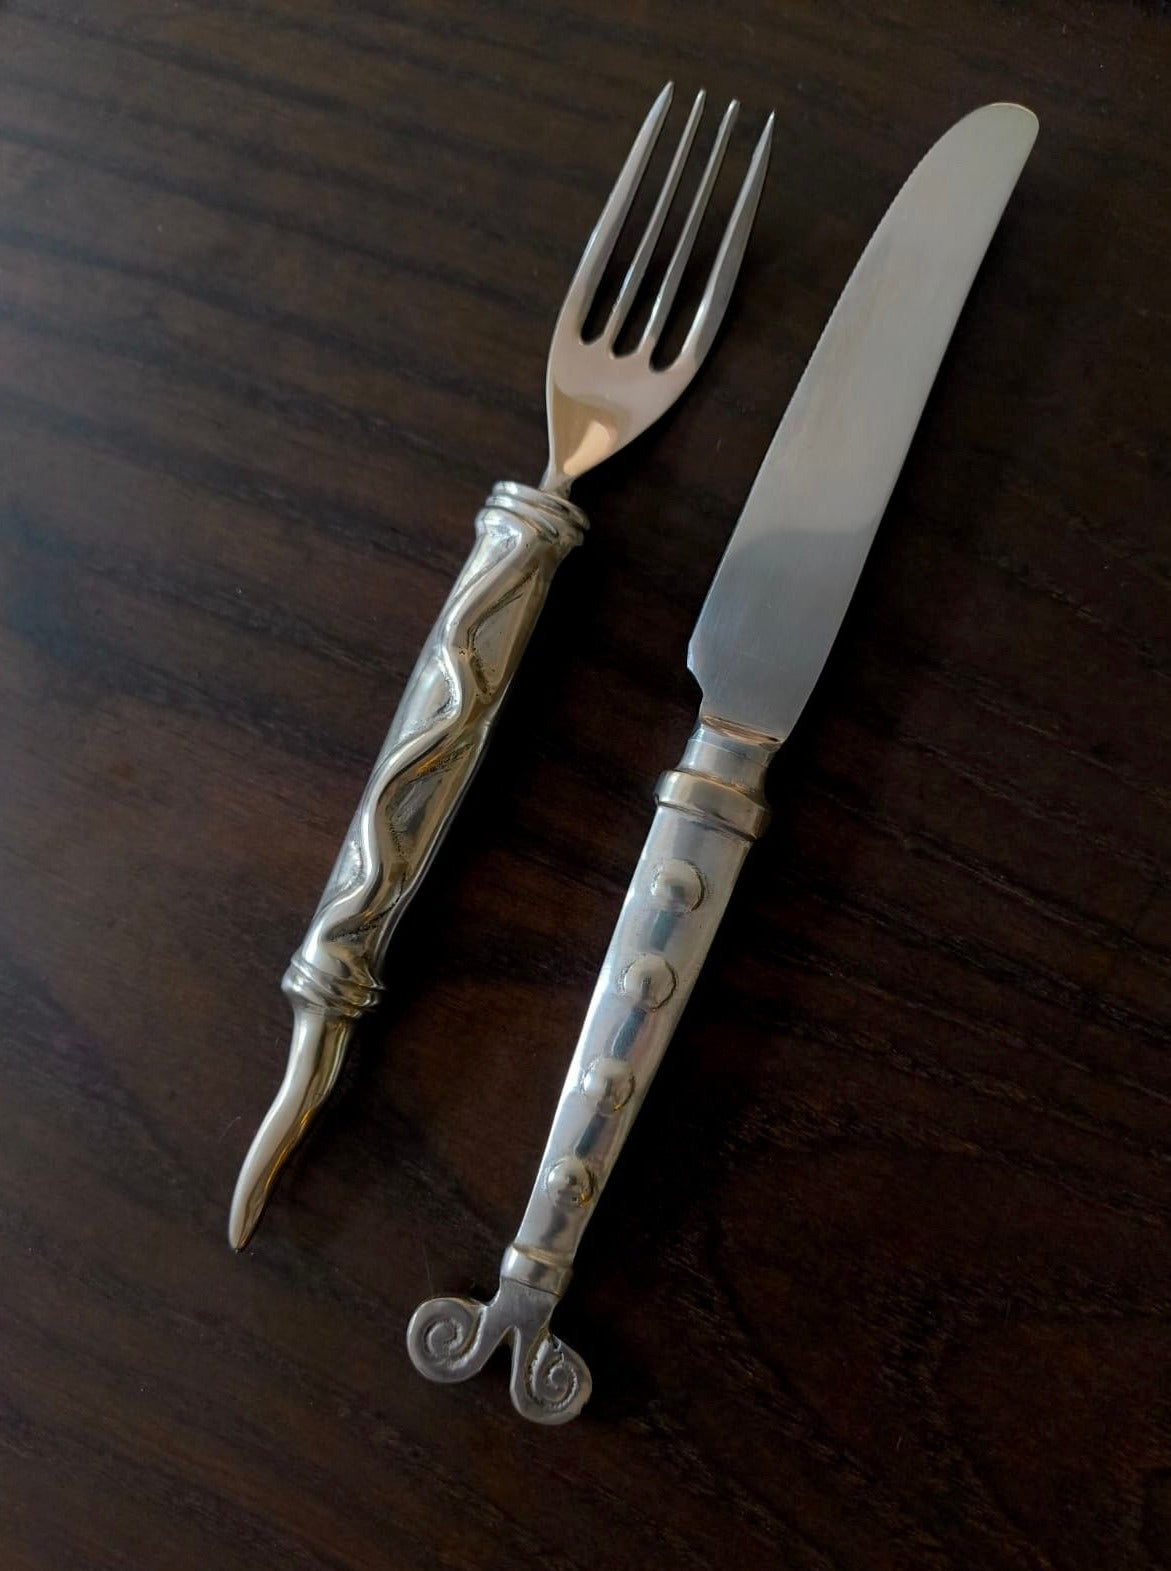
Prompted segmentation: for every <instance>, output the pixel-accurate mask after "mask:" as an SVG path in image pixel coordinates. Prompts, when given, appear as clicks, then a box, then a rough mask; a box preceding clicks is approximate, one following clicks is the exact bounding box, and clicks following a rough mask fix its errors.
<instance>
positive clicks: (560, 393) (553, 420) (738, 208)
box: [541, 82, 774, 495]
mask: <svg viewBox="0 0 1171 1571" xmlns="http://www.w3.org/2000/svg"><path fill="white" fill-rule="evenodd" d="M671 92H672V87H671V84H670V83H669V82H668V84H667V86H666V87H664V89H663V91H662V92H661V93H660V94H659V96H658V98H657V99H656V100H655V102H654V104H653V105H652V107H651V111H650V113H649V114H648V115H647V117H646V119H645V121H644V122H643V125H642V129H641V130H640V131H639V133H638V135H637V137H635V140H634V146H633V147H632V148H631V149H630V154H629V156H628V157H627V160H626V163H625V164H624V165H623V168H622V173H621V174H620V175H619V176H618V180H617V182H616V184H615V186H614V189H613V190H612V191H611V193H610V196H609V199H608V200H607V202H606V205H605V207H604V208H603V209H602V214H601V217H600V218H599V219H598V222H597V225H596V227H595V228H594V232H593V234H592V235H591V236H590V238H589V241H588V242H587V244H586V248H585V251H584V252H583V253H582V258H581V261H580V262H579V263H578V268H577V272H576V273H575V274H574V276H573V282H572V283H571V284H570V286H569V292H568V294H567V295H566V296H565V302H564V304H563V305H562V307H561V312H560V315H559V316H558V318H557V325H556V327H554V329H553V341H552V343H551V344H550V345H549V363H548V369H547V371H546V376H545V404H546V409H547V412H548V416H549V465H548V468H547V469H546V471H545V477H544V479H543V480H542V481H541V485H542V488H543V489H545V490H547V491H556V492H558V493H560V494H561V495H565V494H567V493H568V491H569V488H570V486H571V485H572V483H573V481H574V480H576V479H577V477H578V476H579V475H582V474H584V473H585V472H586V470H587V469H592V468H593V467H594V466H595V464H600V463H601V462H602V460H603V459H606V458H609V457H610V455H611V453H616V452H617V451H618V449H619V448H620V447H625V446H626V444H627V442H629V441H631V440H632V439H633V438H634V437H636V436H638V435H639V434H640V433H641V432H643V431H645V430H646V428H647V426H649V425H651V424H652V423H653V422H654V421H655V420H657V419H658V418H659V416H660V415H661V414H663V413H665V411H666V410H667V409H668V408H670V406H671V405H672V404H673V403H674V402H675V400H676V399H677V398H678V397H679V394H680V393H681V392H682V391H683V389H684V388H685V387H686V386H687V384H688V383H689V382H690V381H691V378H692V377H693V376H694V375H695V373H696V371H698V369H699V367H700V366H701V365H702V363H703V360H704V357H705V355H706V354H707V352H708V350H709V349H710V348H711V345H712V340H713V339H714V338H715V336H716V332H717V330H718V328H719V325H720V321H721V319H722V318H723V315H724V309H725V307H726V306H727V304H728V299H729V296H730V295H731V293H732V286H733V284H734V283H735V282H736V274H737V273H738V272H739V270H740V262H741V260H742V258H743V256H744V249H745V247H746V245H747V244H748V236H749V233H750V232H751V229H752V221H753V219H754V218H755V217H756V209H757V206H758V205H759V202H760V193H761V189H762V188H763V186H764V177H765V173H766V172H767V169H768V155H769V147H770V145H771V142H772V132H773V118H774V117H773V116H772V115H770V116H769V117H768V121H767V122H766V124H765V127H764V130H763V131H762V132H761V135H760V140H759V141H758V142H757V144H756V149H755V151H754V152H753V155H752V160H751V162H750V163H749V166H748V173H747V174H746V175H745V177H744V183H743V185H742V186H741V187H740V193H739V195H738V196H737V198H736V205H735V207H734V208H733V210H732V215H731V217H730V218H729V220H728V224H727V228H726V229H725V230H724V234H723V238H722V239H721V241H720V247H719V250H718V252H717V253H716V259H715V261H714V262H713V264H712V269H711V272H710V274H709V275H708V280H707V284H706V286H705V288H704V291H703V295H702V297H701V299H700V302H699V305H698V306H697V308H696V312H695V316H694V317H693V319H692V322H691V325H690V327H689V328H688V330H687V335H686V337H685V339H684V341H683V346H682V348H681V349H680V351H679V353H678V355H677V356H676V357H675V359H674V360H672V361H671V363H670V364H669V365H667V366H663V367H656V366H652V365H651V356H652V355H653V353H654V351H655V348H656V346H657V345H658V342H659V338H660V336H661V334H662V330H663V326H664V324H665V322H666V320H667V317H668V316H669V314H670V311H671V307H672V305H673V304H674V301H675V296H676V294H677V293H678V290H679V282H680V279H681V278H682V276H683V270H684V268H685V267H686V265H687V260H688V258H689V256H690V255H691V251H692V248H693V246H694V245H695V237H696V235H697V234H698V232H699V226H700V223H701V221H702V219H703V215H704V211H705V209H706V208H707V205H708V200H709V198H710V197H711V194H712V188H713V187H714V186H715V183H716V177H717V175H718V174H719V172H720V165H721V164H722V163H723V160H724V154H725V152H726V151H727V147H728V139H729V138H730V136H731V134H732V126H733V124H734V123H735V120H736V115H737V112H738V110H739V105H738V104H737V103H736V101H735V100H734V99H733V101H732V102H731V103H730V104H729V105H728V107H727V109H726V110H725V112H724V117H723V119H722V120H721V122H720V126H719V130H718V131H717V132H716V138H715V142H714V144H713V146H712V150H711V153H710V154H709V156H708V161H707V166H706V168H705V169H704V172H703V177H702V179H701V180H700V182H699V187H698V189H697V191H696V193H695V197H694V198H693V200H692V203H691V208H690V210H689V212H688V214H687V218H686V220H685V222H684V224H683V229H682V231H681V233H680V235H679V239H678V242H677V243H676V246H675V250H674V252H673V253H672V256H671V260H670V262H668V264H667V269H666V272H665V273H664V275H663V281H662V283H661V284H660V285H659V289H658V293H657V294H656V296H655V300H654V304H653V305H652V307H651V312H650V316H649V318H648V320H647V324H646V327H645V328H644V329H643V332H642V336H641V337H640V339H639V341H638V343H637V345H636V346H635V347H634V348H633V349H632V350H630V351H629V352H627V353H623V354H616V353H615V352H614V345H615V341H616V340H617V338H618V335H619V333H620V332H621V331H622V327H623V324H624V323H625V322H626V319H627V317H628V316H629V314H630V308H631V306H632V305H633V304H634V300H635V297H636V296H637V294H638V292H639V289H640V287H641V285H642V283H643V280H644V278H645V276H646V271H647V268H648V266H649V265H650V261H651V257H652V255H653V253H654V249H655V246H656V244H657V243H658V240H659V236H660V235H661V233H662V230H663V225H664V224H665V223H666V221H667V214H668V212H669V211H670V208H671V204H672V201H673V200H674V197H675V192H676V190H677V188H678V185H679V180H680V177H681V176H682V174H683V167H684V165H685V164H686V162H687V157H688V154H689V152H690V150H691V144H692V142H693V141H694V139H695V133H696V130H697V129H698V126H699V121H700V117H701V116H702V114H703V106H704V94H703V93H702V92H700V93H698V94H697V95H696V99H695V102H694V103H693V104H692V106H691V112H690V114H689V115H688V117H687V124H686V125H685V126H684V128H683V134H682V135H681V137H680V139H679V144H678V146H677V147H676V149H675V153H674V156H673V157H672V159H671V165H670V168H669V169H668V170H667V175H666V178H665V180H664V182H663V187H662V190H661V191H660V192H659V196H658V199H657V201H656V202H655V206H654V210H653V212H652V213H651V216H650V218H649V220H648V222H647V227H646V230H645V232H644V233H643V236H642V238H641V240H640V241H639V243H638V248H637V249H636V251H635V253H634V257H633V259H632V261H631V263H630V266H629V268H628V269H627V271H626V276H625V278H624V279H623V280H622V284H621V287H620V288H619V290H618V294H617V297H616V298H615V300H614V304H613V305H612V306H611V308H610V313H609V316H608V317H607V319H606V325H605V327H604V328H603V329H602V332H601V333H600V335H599V336H598V337H596V338H593V339H591V340H590V341H589V342H587V341H586V340H585V338H584V337H583V331H584V328H585V322H586V317H587V316H588V314H589V312H590V309H591V307H592V305H593V303H594V297H595V295H596V294H597V291H598V285H599V284H600V283H601V280H602V275H603V273H604V272H605V270H606V264H607V262H608V261H609V260H610V257H611V255H612V254H613V251H614V247H615V245H616V243H617V241H618V236H619V234H620V233H621V230H622V226H623V224H624V223H625V221H626V217H627V214H628V213H629V211H630V207H631V204H632V202H633V201H634V196H635V193H636V191H637V190H638V187H639V184H640V183H641V181H642V177H643V175H644V173H645V172H646V166H647V164H648V163H649V162H650V157H651V153H652V151H653V150H654V146H655V143H656V142H657V140H658V137H659V132H660V131H661V129H662V126H663V122H664V120H665V119H666V118H667V111H668V109H669V108H670V105H671Z"/></svg>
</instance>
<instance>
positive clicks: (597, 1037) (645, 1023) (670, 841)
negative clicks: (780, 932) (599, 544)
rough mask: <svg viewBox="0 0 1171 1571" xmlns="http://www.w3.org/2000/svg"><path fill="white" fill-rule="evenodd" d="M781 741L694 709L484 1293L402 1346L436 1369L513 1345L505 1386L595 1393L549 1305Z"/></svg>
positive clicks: (547, 1414) (567, 1272) (420, 1322)
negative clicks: (495, 1275)
mask: <svg viewBox="0 0 1171 1571" xmlns="http://www.w3.org/2000/svg"><path fill="white" fill-rule="evenodd" d="M777 745H778V744H777V743H776V742H775V741H773V740H771V739H769V738H764V737H759V736H755V735H748V734H745V733H743V732H741V731H737V730H734V729H733V728H731V727H727V726H724V725H722V724H720V723H719V722H716V721H713V720H701V721H700V724H699V725H698V726H697V728H696V730H695V732H694V733H693V734H692V737H691V740H690V742H689V743H688V746H687V751H686V752H685V753H684V756H683V761H682V763H681V764H680V766H679V768H678V769H674V770H671V771H670V772H669V773H667V774H665V775H663V776H662V778H661V779H660V781H659V784H658V788H657V791H656V801H657V803H658V810H657V812H656V813H655V817H654V821H653V822H652V824H651V829H650V834H649V835H648V836H647V841H646V844H645V846H644V847H643V852H642V855H641V857H640V858H639V862H638V866H637V867H636V868H635V872H634V877H633V879H632V880H631V883H630V888H629V890H628V891H627V894H626V899H625V901H624V903H623V906H622V911H621V914H620V915H619V918H618V925H617V926H616V928H615V929H614V935H613V937H612V939H611V940H610V947H609V949H608V951H607V953H606V958H605V960H604V961H603V963H602V970H601V973H600V975H599V977H598V981H597V985H596V987H595V989H594V994H593V998H592V999H591V1000H590V1006H589V1010H588V1012H587V1014H586V1017H585V1022H584V1024H583V1026H582V1030H581V1035H580V1037H579V1038H578V1042H577V1047H576V1049H575V1050H574V1054H573V1058H572V1061H571V1062H570V1066H569V1073H568V1074H567V1075H566V1078H565V1084H564V1086H563V1088H562V1091H561V1098H560V1101H559V1102H558V1104H557V1111H556V1113H555V1114H554V1116H553V1124H552V1127H551V1129H550V1131H549V1138H548V1141H547V1143H546V1146H545V1153H544V1155H543V1156H542V1158H541V1162H540V1166H539V1168H538V1174H537V1181H536V1183H535V1184H534V1186H533V1191H532V1194H531V1195H530V1197H529V1203H528V1208H527V1209H526V1211H525V1214H524V1218H523V1220H522V1222H521V1225H520V1231H519V1232H518V1233H517V1236H516V1238H515V1239H514V1241H513V1243H512V1244H511V1245H510V1246H509V1248H508V1249H507V1250H506V1251H505V1255H504V1260H503V1262H502V1265H501V1272H500V1278H501V1279H500V1288H499V1291H498V1292H497V1294H496V1296H495V1297H494V1298H493V1299H492V1301H491V1302H490V1303H489V1304H482V1303H477V1302H476V1301H475V1300H472V1299H451V1298H447V1299H431V1300H429V1301H428V1302H427V1303H425V1304H422V1305H421V1306H420V1307H419V1308H418V1309H417V1310H416V1311H415V1313H414V1315H413V1316H412V1317H411V1322H410V1325H409V1327H408V1330H407V1346H408V1349H409V1351H410V1355H411V1359H412V1361H413V1362H414V1364H415V1367H416V1368H417V1369H418V1370H419V1372H420V1373H421V1374H424V1375H426V1376H427V1377H428V1379H431V1380H441V1381H450V1380H464V1379H467V1378H468V1376H469V1375H473V1374H475V1373H476V1372H477V1371H478V1370H479V1369H481V1368H482V1367H483V1365H484V1364H485V1362H486V1361H487V1359H488V1357H489V1356H490V1355H491V1353H492V1352H493V1350H494V1349H495V1348H496V1347H497V1346H498V1345H499V1343H500V1342H501V1341H503V1340H505V1339H509V1340H511V1342H512V1345H513V1378H512V1388H511V1389H512V1400H513V1404H514V1406H515V1407H516V1408H517V1410H518V1412H520V1413H521V1414H523V1416H524V1417H526V1418H531V1419H534V1420H536V1421H537V1422H539V1423H554V1424H556V1423H564V1422H565V1421H566V1420H567V1419H570V1418H573V1417H574V1416H575V1415H576V1414H577V1413H579V1412H580V1411H581V1408H582V1406H583V1405H584V1403H585V1401H586V1399H587V1398H588V1396H589V1393H590V1388H591V1381H590V1375H589V1370H588V1369H587V1368H586V1365H585V1363H584V1361H583V1360H582V1359H581V1357H580V1356H579V1355H578V1354H577V1353H575V1352H573V1351H572V1349H570V1348H567V1347H566V1346H565V1345H564V1344H563V1343H561V1342H560V1341H558V1340H557V1338H556V1337H554V1336H553V1335H552V1333H551V1332H550V1330H549V1319H550V1316H551V1315H552V1312H553V1310H554V1308H555V1307H556V1305H557V1302H558V1300H559V1299H560V1298H561V1296H562V1294H563V1293H564V1292H565V1289H566V1287H567V1286H568V1284H569V1279H570V1276H571V1273H572V1267H573V1259H574V1256H575V1254H576V1253H577V1248H578V1244H579V1243H580V1242H581V1237H582V1234H583V1233H584V1232H585V1229H586V1226H587V1225H588V1223H589V1220H590V1218H591V1217H592V1216H593V1214H594V1209H595V1207H596V1205H597V1202H598V1197H599V1196H600V1195H601V1193H602V1189H603V1188H604V1186H605V1183H606V1180H607V1179H608V1178H609V1176H610V1173H611V1172H612V1170H613V1167H614V1163H615V1162H616V1161H617V1158H618V1153H619V1152H620V1151H621V1149H622V1146H623V1143H624V1141H625V1140H626V1137H627V1135H628V1134H629V1132H630V1128H631V1125H632V1124H633V1123H634V1120H635V1118H636V1116H637V1115H638V1110H639V1108H640V1107H641V1106H642V1102H643V1098H644V1097H645V1096H646V1093H647V1090H648V1088H649V1086H650V1083H651V1080H652V1079H653V1078H654V1074H655V1071H656V1069H657V1068H658V1067H659V1064H660V1062H661V1060H662V1057H663V1054H664V1053H665V1052H666V1049H667V1044H668V1043H669V1042H670V1040H671V1035H672V1033H673V1032H674V1030H675V1026H676V1024H677V1022H678V1020H679V1017H680V1015H681V1014H682V1013H683V1009H684V1006H685V1005H686V1003H687V1000H688V998H689V997H690V994H691V990H692V987H693V986H694V984H695V980H696V978H697V977H698V975H699V972H700V968H701V967H702V965H703V962H704V959H705V958H706V956H707V952H708V949H709V948H710V946H711V942H712V939H713V937H714V936H715V932H716V929H717V928H718V926H719V924H720V919H721V917H722V916H723V914H724V910H725V908H726V906H727V904H728V900H729V898H730V896H731V893H732V889H733V887H734V886H735V882H736V878H737V876H738V875H739V872H740V869H741V867H742V866H743V863H744V858H745V857H746V856H747V854H748V850H749V847H750V846H751V844H752V842H753V840H755V839H756V838H757V836H759V835H760V834H761V833H762V832H763V830H764V827H765V825H766V823H767V822H768V808H767V806H766V804H765V800H764V790H763V788H764V777H765V772H766V771H767V769H768V765H769V761H770V760H771V758H772V756H773V754H774V753H775V752H776V749H777Z"/></svg>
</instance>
